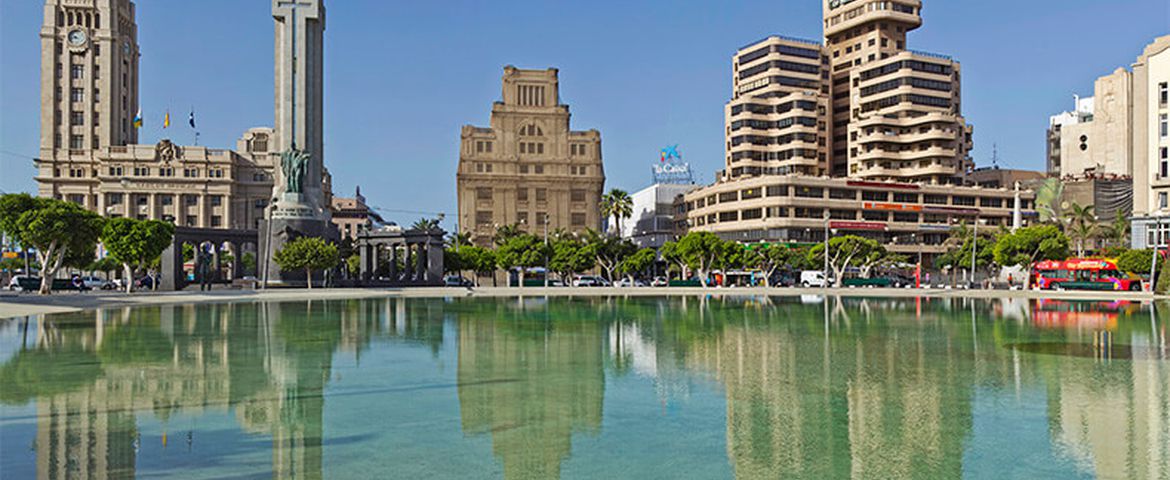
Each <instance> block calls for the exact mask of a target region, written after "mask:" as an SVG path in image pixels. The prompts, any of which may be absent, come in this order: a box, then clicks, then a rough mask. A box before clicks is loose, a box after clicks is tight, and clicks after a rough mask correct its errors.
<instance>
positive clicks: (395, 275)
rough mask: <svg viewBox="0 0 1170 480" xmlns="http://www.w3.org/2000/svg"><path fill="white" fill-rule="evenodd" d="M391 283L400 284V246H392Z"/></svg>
mask: <svg viewBox="0 0 1170 480" xmlns="http://www.w3.org/2000/svg"><path fill="white" fill-rule="evenodd" d="M390 281H391V282H395V283H397V282H398V245H394V244H391V245H390Z"/></svg>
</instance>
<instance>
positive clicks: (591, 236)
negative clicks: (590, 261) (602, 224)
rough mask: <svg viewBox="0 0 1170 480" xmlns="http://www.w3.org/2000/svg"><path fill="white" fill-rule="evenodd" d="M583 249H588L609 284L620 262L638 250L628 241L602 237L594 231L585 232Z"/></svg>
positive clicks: (606, 236)
mask: <svg viewBox="0 0 1170 480" xmlns="http://www.w3.org/2000/svg"><path fill="white" fill-rule="evenodd" d="M585 248H587V249H589V252H590V253H592V254H593V258H594V259H595V260H596V262H597V266H599V267H601V269H602V270H603V271H604V272H605V278H606V280H609V281H611V282H612V281H613V279H614V272H616V271H617V269H618V266H619V265H621V263H622V260H625V258H626V257H627V256H629V255H632V254H633V253H634V252H636V251H637V250H638V247H637V246H636V245H634V244H633V243H632V242H630V241H629V240H626V239H622V238H618V237H613V236H609V235H602V234H600V233H598V232H597V231H595V230H586V231H585Z"/></svg>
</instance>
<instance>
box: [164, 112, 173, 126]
mask: <svg viewBox="0 0 1170 480" xmlns="http://www.w3.org/2000/svg"><path fill="white" fill-rule="evenodd" d="M170 126H171V111H170V110H167V113H166V115H164V116H163V128H168V127H170Z"/></svg>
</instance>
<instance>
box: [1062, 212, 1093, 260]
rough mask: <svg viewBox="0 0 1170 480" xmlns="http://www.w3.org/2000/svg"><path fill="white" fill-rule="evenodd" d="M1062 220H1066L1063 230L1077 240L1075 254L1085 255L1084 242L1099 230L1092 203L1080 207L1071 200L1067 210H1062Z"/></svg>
mask: <svg viewBox="0 0 1170 480" xmlns="http://www.w3.org/2000/svg"><path fill="white" fill-rule="evenodd" d="M1064 220H1065V222H1066V228H1065V232H1066V233H1067V234H1068V236H1069V238H1071V239H1072V240H1075V241H1076V242H1077V256H1078V257H1083V256H1085V242H1088V241H1091V240H1093V239H1094V238H1096V236H1097V233H1098V232H1099V231H1100V225H1099V224H1098V223H1097V214H1096V212H1094V207H1093V206H1092V205H1086V206H1083V207H1082V206H1081V205H1078V204H1077V203H1076V202H1073V204H1072V205H1071V206H1070V207H1069V210H1068V211H1067V212H1064Z"/></svg>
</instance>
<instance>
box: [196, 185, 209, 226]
mask: <svg viewBox="0 0 1170 480" xmlns="http://www.w3.org/2000/svg"><path fill="white" fill-rule="evenodd" d="M195 218H196V220H195V226H196V227H199V228H207V225H208V223H207V195H204V194H202V193H200V194H198V195H196V196H195Z"/></svg>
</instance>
